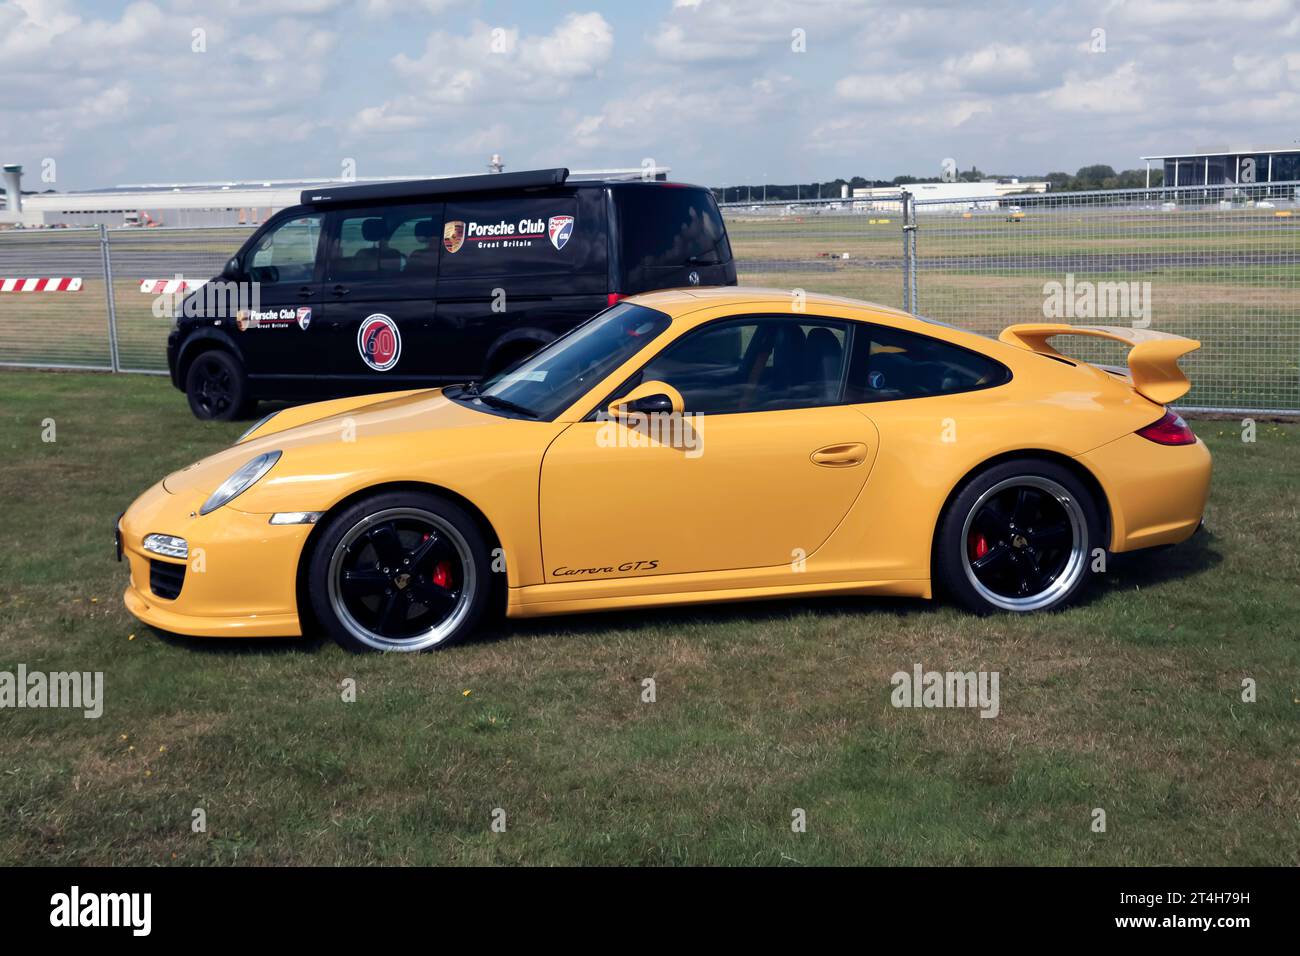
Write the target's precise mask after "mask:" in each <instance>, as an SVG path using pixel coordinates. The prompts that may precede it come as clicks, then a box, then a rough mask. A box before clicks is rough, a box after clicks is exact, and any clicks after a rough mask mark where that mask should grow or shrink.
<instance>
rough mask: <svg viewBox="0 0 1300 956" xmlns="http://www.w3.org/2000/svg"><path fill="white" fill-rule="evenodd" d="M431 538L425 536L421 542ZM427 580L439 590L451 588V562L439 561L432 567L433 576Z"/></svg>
mask: <svg viewBox="0 0 1300 956" xmlns="http://www.w3.org/2000/svg"><path fill="white" fill-rule="evenodd" d="M431 537H433V536H432V535H428V534H426V535H425V536H424V539H423V540H425V541H428V540H429V538H431ZM429 580H430V581H432V582H433V583H434V584H436V585H438V587H440V588H450V587H451V562H450V561H439V562H438V563H437V564H436V565H434V567H433V574H431V575H429Z"/></svg>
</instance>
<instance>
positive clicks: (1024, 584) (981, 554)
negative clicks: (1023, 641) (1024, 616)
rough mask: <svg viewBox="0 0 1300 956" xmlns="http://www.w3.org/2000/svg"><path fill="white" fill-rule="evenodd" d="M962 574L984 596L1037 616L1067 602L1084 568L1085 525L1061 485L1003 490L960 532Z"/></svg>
mask: <svg viewBox="0 0 1300 956" xmlns="http://www.w3.org/2000/svg"><path fill="white" fill-rule="evenodd" d="M961 548H962V558H963V561H962V566H963V568H964V569H965V572H966V580H967V581H969V582H970V584H971V586H972V587H974V588H975V590H976V591H977V592H978V593H979V595H980V596H981V597H982V598H984V599H985V600H986V601H988V602H989V603H990V604H992V605H994V606H995V607H999V608H1002V609H1003V610H1007V611H1036V610H1039V609H1041V608H1044V607H1049V606H1050V605H1052V604H1054V603H1056V602H1057V601H1059V600H1060V599H1061V598H1062V597H1064V596H1065V595H1067V594H1069V593H1070V591H1071V590H1072V589H1073V588H1074V586H1075V585H1076V584H1077V583H1078V581H1079V579H1080V578H1081V577H1082V576H1083V574H1084V572H1085V570H1086V568H1087V559H1088V522H1087V519H1086V517H1085V516H1084V512H1083V506H1082V505H1081V504H1080V502H1079V500H1078V499H1077V498H1075V496H1074V495H1073V494H1071V493H1070V492H1069V491H1068V490H1067V489H1066V488H1065V487H1064V486H1063V485H1061V484H1059V483H1058V482H1055V481H1052V480H1051V479H1050V478H1043V477H1041V476H1039V475H1021V476H1018V477H1015V478H1007V479H1005V480H1004V481H1000V482H998V483H997V484H996V485H994V486H993V487H992V488H990V489H988V490H987V491H985V492H984V494H982V495H980V497H979V499H978V500H977V501H976V502H975V504H974V506H973V507H972V508H971V509H970V512H969V513H968V514H967V515H966V521H965V523H964V524H963V525H962V535H961Z"/></svg>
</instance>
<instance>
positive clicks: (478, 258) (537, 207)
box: [438, 188, 609, 381]
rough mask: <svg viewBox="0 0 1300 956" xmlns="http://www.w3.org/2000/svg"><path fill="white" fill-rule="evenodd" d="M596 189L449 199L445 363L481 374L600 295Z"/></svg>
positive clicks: (603, 276) (442, 323)
mask: <svg viewBox="0 0 1300 956" xmlns="http://www.w3.org/2000/svg"><path fill="white" fill-rule="evenodd" d="M605 237H606V232H605V207H604V201H603V193H602V191H601V190H599V189H593V188H585V189H569V190H557V191H554V192H550V193H545V194H541V195H528V196H504V197H484V198H479V199H473V198H470V199H465V200H460V201H453V202H448V203H447V205H446V215H445V225H444V226H443V240H442V250H441V259H440V262H439V272H438V319H439V327H440V329H441V330H442V331H443V332H444V333H445V335H446V341H445V342H444V343H442V344H443V346H444V348H445V351H444V353H443V354H444V359H445V361H446V363H447V367H448V368H449V369H450V370H452V371H453V373H454V374H455V375H457V376H459V380H461V381H464V380H465V379H472V378H479V377H481V376H483V375H485V374H490V373H492V372H493V371H496V370H497V369H499V368H501V367H503V366H505V365H509V364H513V362H514V360H515V359H518V358H521V357H523V355H526V354H528V353H529V352H531V351H533V350H535V349H536V348H537V347H538V346H540V345H544V344H546V343H547V342H549V341H551V340H552V339H554V338H556V337H558V336H560V335H562V334H564V333H565V332H567V331H568V330H569V329H571V328H573V327H574V326H575V325H578V324H579V323H581V322H585V321H586V320H587V319H589V318H591V316H593V315H595V314H596V313H597V312H600V311H601V310H603V309H604V308H605V307H606V306H607V305H608V295H607V293H608V290H609V276H608V272H607V267H606V262H607V257H608V251H607V249H606V238H605Z"/></svg>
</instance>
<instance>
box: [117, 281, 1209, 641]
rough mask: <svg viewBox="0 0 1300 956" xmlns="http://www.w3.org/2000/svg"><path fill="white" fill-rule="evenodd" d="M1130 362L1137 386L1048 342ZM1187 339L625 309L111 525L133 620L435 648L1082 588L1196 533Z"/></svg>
mask: <svg viewBox="0 0 1300 956" xmlns="http://www.w3.org/2000/svg"><path fill="white" fill-rule="evenodd" d="M1067 333H1068V334H1074V335H1089V336H1100V337H1103V338H1108V339H1116V340H1119V341H1121V342H1124V343H1126V344H1128V345H1129V346H1131V349H1130V351H1129V353H1128V366H1129V367H1128V371H1127V372H1125V371H1124V370H1123V369H1109V368H1101V367H1097V366H1093V365H1088V364H1085V363H1082V362H1079V361H1076V360H1074V359H1070V358H1067V357H1065V356H1064V355H1062V354H1061V353H1059V352H1057V351H1056V350H1055V349H1053V348H1052V347H1051V346H1050V345H1049V344H1048V341H1049V340H1050V339H1051V338H1052V337H1053V336H1057V335H1062V334H1067ZM1197 347H1198V343H1197V342H1194V341H1191V340H1189V339H1185V338H1180V337H1178V336H1173V335H1168V334H1165V333H1160V332H1153V331H1148V330H1139V329H1132V328H1104V327H1102V328H1099V327H1093V328H1087V327H1078V326H1075V327H1071V326H1068V325H1058V324H1033V325H1017V326H1013V327H1011V328H1009V329H1007V330H1006V331H1004V332H1003V333H1002V335H1001V338H1000V340H998V341H994V340H992V339H988V338H984V337H982V336H979V335H975V334H973V333H970V332H965V331H962V330H960V329H956V328H951V327H949V326H946V325H941V324H937V323H933V322H928V321H926V320H924V319H920V318H916V317H914V316H911V315H908V314H906V313H903V312H898V311H895V310H893V309H889V308H885V307H881V306H876V305H869V304H867V303H865V302H856V301H853V300H850V299H839V298H832V297H825V296H816V295H805V294H804V293H803V292H801V291H796V292H794V293H791V292H782V291H768V290H755V289H747V288H734V287H733V288H720V289H691V290H684V291H669V292H655V293H651V294H648V295H642V296H637V297H635V298H632V299H628V300H625V301H623V302H621V303H619V304H617V305H615V306H613V307H612V308H610V309H608V310H606V311H605V312H602V313H601V314H600V315H598V316H596V317H595V318H593V319H591V320H590V321H588V322H587V323H585V324H584V325H582V326H579V327H578V328H577V329H575V330H573V331H572V332H570V333H569V334H567V335H565V336H564V337H562V338H560V339H558V340H556V341H555V342H554V343H552V344H551V345H549V346H547V347H546V348H544V349H543V350H542V351H540V352H538V353H536V354H535V355H533V356H532V357H531V358H529V359H527V360H525V361H524V362H522V363H521V364H518V365H516V366H515V367H514V368H512V369H510V370H507V371H506V372H504V373H502V374H500V375H498V376H496V377H495V378H492V379H490V380H488V381H487V382H485V383H483V384H482V385H481V386H477V387H476V386H474V385H464V386H449V387H447V388H442V389H431V390H420V391H406V392H394V393H389V394H383V395H372V396H369V397H365V398H346V399H338V400H334V401H327V402H320V403H318V404H314V405H305V406H301V407H297V408H290V409H286V410H283V411H280V412H278V413H276V414H274V415H272V416H270V417H268V418H266V419H263V420H262V421H261V422H258V423H257V424H256V425H254V426H253V427H252V428H251V429H249V430H248V432H247V433H246V434H245V435H244V436H243V437H241V438H240V439H239V441H238V442H236V444H235V445H234V446H233V447H231V448H229V449H227V450H225V451H222V452H220V453H218V454H216V455H213V456H211V457H210V458H206V459H204V460H203V461H201V462H199V463H197V464H195V465H191V466H190V467H189V468H186V469H184V470H182V471H179V472H176V473H175V474H172V475H168V476H167V477H166V478H164V479H163V480H162V481H161V482H160V483H159V484H157V485H155V486H154V487H153V488H151V489H149V490H148V491H147V492H145V493H144V494H143V495H142V496H141V497H140V498H139V499H138V500H137V501H136V502H135V503H134V504H133V505H132V506H131V508H130V510H128V511H127V512H126V513H125V514H124V515H123V516H122V518H121V520H120V521H119V524H118V533H119V536H118V547H119V549H120V553H125V555H126V556H127V558H128V559H129V561H130V568H131V583H130V586H129V587H128V588H127V590H126V595H125V599H126V606H127V607H128V608H129V609H130V610H131V612H132V613H133V614H135V615H136V616H137V617H139V618H140V619H141V620H142V621H145V622H146V623H148V624H151V625H154V626H156V627H158V628H160V629H163V630H167V631H172V632H177V633H181V634H193V635H237V636H280V635H298V634H301V633H303V631H304V629H310V628H313V627H315V626H319V627H322V628H324V630H326V631H328V632H329V633H330V634H331V635H332V636H333V637H334V638H335V639H337V640H338V641H339V642H340V643H341V644H343V645H344V646H345V647H348V648H350V649H354V650H401V651H418V650H424V649H427V648H434V647H442V646H444V645H447V644H449V643H451V642H452V641H454V640H456V639H458V638H461V637H464V636H465V635H467V634H470V633H472V632H473V631H474V629H475V627H476V625H477V624H478V623H479V621H480V620H481V618H482V617H483V614H484V612H485V610H486V609H487V607H488V606H489V604H490V603H491V601H492V598H493V595H496V596H497V598H498V599H499V600H501V601H503V603H504V608H505V613H506V614H507V615H508V616H511V617H531V616H535V615H544V614H566V613H570V612H578V611H597V610H606V609H611V608H631V607H650V606H658V605H670V604H685V603H689V602H706V601H736V600H749V599H754V598H771V597H792V596H806V597H812V596H816V595H831V594H836V595H847V594H855V595H872V594H888V595H908V596H913V597H927V598H928V597H931V596H933V595H934V594H935V592H936V591H942V592H943V593H944V594H946V595H947V596H949V597H951V598H952V599H954V600H956V601H957V602H959V603H961V604H963V605H965V606H966V607H968V608H970V609H972V610H975V611H979V612H983V611H997V610H1002V611H1013V612H1024V611H1043V610H1049V609H1051V608H1056V607H1059V606H1061V605H1062V604H1064V603H1065V602H1067V601H1069V600H1070V599H1071V598H1073V597H1074V596H1075V595H1077V594H1078V593H1079V591H1080V589H1081V588H1082V587H1083V586H1084V585H1085V583H1086V582H1087V580H1088V578H1089V576H1090V575H1091V574H1092V573H1094V572H1096V571H1099V570H1101V569H1102V568H1104V558H1105V553H1106V552H1107V551H1115V552H1119V551H1131V550H1135V549H1138V548H1146V547H1151V546H1154V545H1162V544H1170V543H1174V542H1179V541H1183V540H1184V539H1186V538H1188V537H1190V536H1191V535H1192V534H1193V533H1194V532H1195V531H1196V529H1197V527H1198V526H1199V524H1200V521H1201V513H1202V511H1203V509H1204V506H1205V499H1206V495H1207V492H1208V488H1209V481H1210V455H1209V452H1208V451H1207V450H1206V448H1205V445H1204V444H1202V443H1201V441H1200V440H1199V439H1197V438H1196V436H1195V435H1193V434H1192V432H1191V430H1190V429H1189V428H1188V427H1187V425H1186V423H1185V422H1184V421H1183V420H1182V419H1181V418H1180V417H1179V416H1178V415H1176V414H1174V413H1172V412H1169V411H1167V410H1166V408H1165V405H1166V403H1168V402H1171V401H1173V400H1175V399H1177V398H1178V397H1179V396H1181V395H1182V394H1184V393H1185V392H1186V391H1187V389H1188V387H1189V385H1188V382H1187V379H1186V378H1185V377H1184V375H1183V373H1182V372H1181V371H1180V370H1179V368H1178V364H1177V362H1178V358H1179V356H1181V355H1183V354H1184V353H1186V352H1189V351H1191V350H1193V349H1195V348H1197Z"/></svg>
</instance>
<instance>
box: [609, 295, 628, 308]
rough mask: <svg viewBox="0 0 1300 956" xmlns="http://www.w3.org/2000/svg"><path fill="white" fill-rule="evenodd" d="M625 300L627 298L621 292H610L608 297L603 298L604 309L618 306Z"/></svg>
mask: <svg viewBox="0 0 1300 956" xmlns="http://www.w3.org/2000/svg"><path fill="white" fill-rule="evenodd" d="M626 298H627V296H625V295H624V294H623V293H622V292H611V293H610V294H609V295H607V296H606V297H605V308H607V309H608V308H609V307H610V306H613V305H618V304H619V303H620V302H622V301H623V300H624V299H626Z"/></svg>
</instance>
